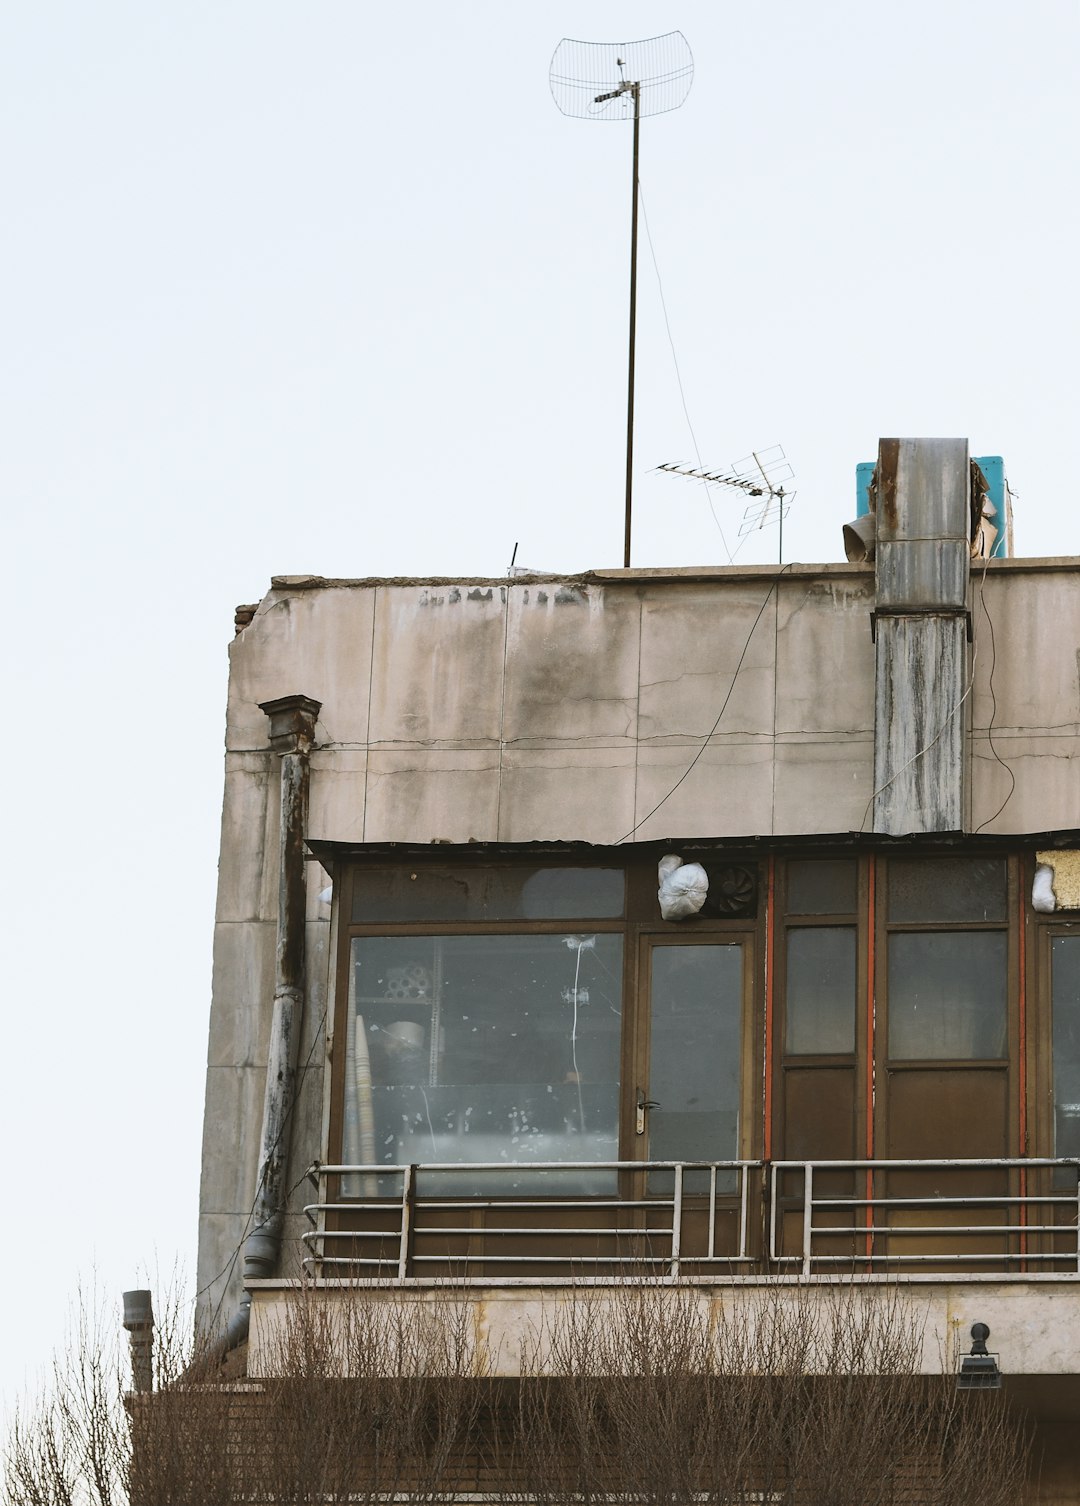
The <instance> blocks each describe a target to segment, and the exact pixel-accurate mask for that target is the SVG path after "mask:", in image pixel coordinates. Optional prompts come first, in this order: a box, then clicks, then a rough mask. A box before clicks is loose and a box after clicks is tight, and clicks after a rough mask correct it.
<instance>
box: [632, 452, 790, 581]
mask: <svg viewBox="0 0 1080 1506" xmlns="http://www.w3.org/2000/svg"><path fill="white" fill-rule="evenodd" d="M656 469H657V470H658V471H667V473H668V475H669V476H685V477H686V478H687V479H688V480H690V481H704V483H705V485H706V486H730V487H733V488H734V489H735V490H737V491H741V492H743V493H745V495H747V496H748V497H750V498H752V501H751V502H750V504H749V506H748V507H747V509H746V511H745V512H744V513H743V520H742V523H741V525H740V527H739V537H740V538H741V539H745V538H746V537H747V535H748V534H751V533H757V532H759V531H760V530H761V529H763V528H770V527H771V526H772V524H773V523H777V524H778V525H779V529H780V540H779V562H780V564H783V563H784V519H785V518H786V517H787V515H788V513H789V512H790V511H791V502H792V498H793V497H794V496H795V493H794V492H793V491H789V490H788V489H787V488H786V487H785V486H784V482H785V481H793V480H794V479H795V472H794V471H793V470H792V468H791V466H790V464H789V463H788V458H787V456H786V455H785V454H784V451H783V448H782V446H781V445H778V444H774V445H772V446H771V447H770V448H769V449H767V450H754V451H753V452H752V453H751V454H749V455H747V456H746V458H745V459H744V460H736V462H735V463H734V465H731V466H729V467H728V469H727V470H726V471H704V470H694V469H693V468H692V467H691V466H688V465H676V464H673V463H672V462H670V461H665V462H664V463H663V464H662V465H658V466H657V467H656ZM736 553H738V550H736Z"/></svg>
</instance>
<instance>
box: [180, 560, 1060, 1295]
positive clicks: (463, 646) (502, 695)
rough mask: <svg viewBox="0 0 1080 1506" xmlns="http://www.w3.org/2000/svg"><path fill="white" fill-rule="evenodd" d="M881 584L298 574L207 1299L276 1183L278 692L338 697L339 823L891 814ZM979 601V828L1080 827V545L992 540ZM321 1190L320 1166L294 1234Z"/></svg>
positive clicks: (542, 824)
mask: <svg viewBox="0 0 1080 1506" xmlns="http://www.w3.org/2000/svg"><path fill="white" fill-rule="evenodd" d="M873 590H874V578H873V572H872V571H871V570H869V569H865V568H863V567H861V566H853V565H826V566H805V565H795V566H785V567H784V568H783V570H779V569H778V568H777V567H775V566H762V567H753V568H747V569H738V568H735V569H733V568H726V569H715V570H711V571H710V570H698V571H678V570H667V571H656V572H646V571H611V572H608V573H606V574H601V573H596V574H593V575H591V576H587V577H580V578H574V579H565V580H555V579H552V580H541V579H537V578H531V579H528V580H514V581H509V582H508V581H481V582H456V583H455V582H426V583H424V582H409V581H404V582H397V581H360V582H322V581H314V582H313V581H311V580H291V579H289V578H287V577H286V578H281V579H279V580H277V581H275V583H274V588H273V589H272V590H271V591H270V593H269V594H268V595H267V597H266V598H265V600H264V601H263V602H262V603H261V604H260V606H259V608H258V611H257V612H256V614H255V616H254V619H253V620H252V621H251V623H250V624H249V625H248V626H247V627H246V628H244V630H243V631H242V632H241V633H240V634H239V636H238V637H237V638H236V639H235V640H234V642H233V645H232V648H231V676H230V685H229V712H228V726H227V738H226V781H225V803H224V811H223V817H222V847H221V860H220V870H219V890H218V913H217V933H216V945H215V970H214V999H213V1007H212V1018H211V1029H210V1052H209V1059H208V1070H207V1096H206V1119H205V1130H204V1136H205V1147H206V1149H205V1154H204V1162H203V1184H202V1199H201V1205H200V1206H201V1228H200V1246H199V1278H198V1279H199V1286H200V1287H201V1288H202V1287H205V1289H206V1290H205V1292H204V1295H203V1298H202V1303H203V1312H204V1314H210V1313H213V1312H214V1311H215V1310H216V1309H219V1308H220V1309H221V1310H222V1311H223V1312H224V1314H225V1315H227V1314H228V1311H229V1304H230V1302H231V1300H232V1298H233V1296H234V1295H235V1293H236V1290H237V1286H238V1282H237V1266H238V1262H235V1263H233V1264H230V1262H231V1261H232V1256H233V1253H234V1251H235V1250H236V1248H237V1246H238V1245H239V1244H240V1242H241V1240H242V1238H243V1235H244V1232H245V1228H246V1223H247V1218H248V1213H249V1210H250V1208H251V1203H252V1199H253V1196H254V1190H255V1188H254V1181H255V1175H256V1161H257V1155H258V1144H259V1132H260V1124H261V1112H262V1095H263V1086H264V1079H265V1070H266V1048H267V1036H268V1031H269V1020H270V1013H271V999H272V993H273V977H274V926H275V920H276V915H277V873H278V852H277V844H278V831H277V822H278V786H277V779H278V760H277V757H276V755H274V754H272V753H271V752H270V749H269V746H268V723H267V720H266V717H265V716H264V714H263V713H262V712H261V711H260V710H259V703H260V702H261V701H268V700H273V699H275V698H277V697H280V696H283V695H289V694H295V693H302V694H305V695H309V696H312V697H314V698H315V699H317V700H319V701H321V702H322V713H321V716H320V719H319V723H318V727H317V729H316V736H317V748H316V751H315V752H314V753H313V755H312V759H311V798H310V814H309V834H310V835H311V836H312V837H315V838H326V839H330V840H336V841H357V842H361V841H370V842H385V841H402V842H406V841H409V842H429V841H433V840H436V839H442V840H446V841H451V842H465V841H467V840H468V839H469V838H470V837H472V838H476V839H478V840H486V841H495V840H498V841H504V842H526V841H531V840H543V839H547V840H559V839H576V840H585V841H589V842H596V843H614V842H618V841H619V840H620V839H622V838H625V837H627V836H628V835H629V834H631V833H633V835H634V836H635V837H636V838H637V839H640V840H646V839H665V838H670V839H672V840H673V841H677V839H679V838H681V837H698V838H702V837H736V836H741V835H767V834H770V833H771V834H776V835H777V836H784V835H796V834H805V833H813V832H844V831H852V830H860V829H869V812H868V806H869V804H870V801H871V796H872V794H873V765H874V743H873V738H874V647H873V644H872V642H871V637H870V611H871V608H872V607H873V605H874V600H873ZM972 608H973V614H974V620H975V633H976V643H977V645H978V652H977V654H976V657H975V671H974V690H973V694H972V695H971V696H970V697H969V699H968V706H967V714H968V716H969V717H970V726H971V735H970V738H969V748H970V754H969V756H970V758H971V762H972V769H971V778H970V779H969V782H968V783H969V789H970V790H971V791H972V813H971V824H972V827H973V828H974V827H976V826H978V825H980V824H983V825H984V827H985V829H986V830H988V831H1001V832H1017V831H1028V832H1031V831H1041V830H1045V829H1048V828H1051V827H1069V826H1080V785H1078V780H1077V772H1078V768H1077V763H1076V758H1077V753H1076V749H1077V737H1078V734H1080V679H1078V675H1080V670H1078V662H1080V661H1078V653H1080V562H1077V561H1075V560H1058V561H1043V562H1039V561H1020V560H1016V561H1004V562H1001V563H997V562H995V564H994V565H993V566H992V567H991V568H990V569H989V571H988V572H987V574H986V578H985V581H983V580H982V579H981V577H980V574H979V573H978V572H976V575H975V577H974V579H973V583H972ZM990 624H993V627H994V630H995V631H994V634H993V636H992V635H991V632H990ZM991 692H992V693H991ZM1011 778H1014V779H1015V786H1013V787H1010V779H1011ZM999 807H1001V808H1000V809H999ZM995 812H997V814H996V815H995ZM326 883H327V879H326V876H325V874H324V873H323V872H322V870H321V869H320V868H319V867H318V865H317V864H315V863H312V864H311V865H310V870H309V874H308V979H309V992H308V1000H307V1008H306V1011H305V1023H304V1037H303V1040H302V1043H301V1048H300V1061H301V1064H304V1063H308V1066H307V1070H306V1072H305V1074H304V1083H303V1090H302V1095H301V1101H300V1106H299V1109H298V1112H297V1115H296V1116H295V1119H294V1126H293V1136H294V1138H293V1154H292V1166H293V1177H292V1180H293V1181H295V1180H296V1178H297V1176H298V1175H299V1173H300V1172H302V1170H303V1168H304V1165H306V1164H307V1163H308V1162H310V1160H312V1159H313V1158H314V1157H315V1156H316V1155H318V1154H319V1151H320V1149H321V1143H322V1134H323V1131H322V1113H323V1092H322V1068H323V1057H324V1050H323V1042H322V1036H321V1031H322V1028H323V1024H324V1019H323V1014H324V1011H325V1007H326V997H327V976H328V969H329V957H330V940H329V909H328V907H327V906H326V905H323V904H320V903H319V900H318V895H319V893H320V891H321V890H322V889H323V887H324V886H325V885H326ZM223 1148H224V1149H223ZM304 1200H305V1188H304V1187H303V1186H300V1187H298V1188H297V1189H296V1190H295V1195H294V1198H293V1209H294V1212H293V1216H292V1218H291V1220H290V1224H289V1232H290V1234H291V1235H292V1236H294V1238H293V1241H292V1250H293V1257H294V1258H295V1256H296V1254H297V1252H298V1248H299V1247H298V1239H299V1233H300V1232H301V1230H302V1227H303V1226H302V1224H301V1221H300V1213H299V1210H300V1208H301V1207H302V1204H303V1202H304ZM226 1286H228V1291H226Z"/></svg>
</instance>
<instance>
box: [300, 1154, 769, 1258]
mask: <svg viewBox="0 0 1080 1506" xmlns="http://www.w3.org/2000/svg"><path fill="white" fill-rule="evenodd" d="M762 1169H763V1168H762V1163H761V1162H760V1161H649V1162H642V1161H579V1162H568V1161H550V1162H530V1163H528V1164H508V1163H507V1162H506V1161H491V1162H469V1163H465V1164H462V1163H460V1162H454V1163H443V1164H424V1165H419V1166H376V1165H370V1166H317V1167H313V1168H312V1169H311V1173H310V1177H311V1180H312V1182H313V1183H314V1185H315V1186H316V1188H317V1190H318V1193H319V1201H318V1202H316V1203H312V1204H310V1205H309V1206H308V1207H307V1208H305V1210H304V1211H305V1213H306V1214H307V1216H308V1219H309V1220H310V1222H311V1224H312V1225H313V1228H312V1231H311V1232H310V1233H308V1234H305V1235H304V1242H305V1244H306V1246H307V1251H308V1254H307V1257H306V1259H305V1261H304V1264H305V1267H306V1268H307V1269H308V1270H309V1271H313V1272H314V1273H315V1274H317V1275H321V1276H333V1275H346V1276H353V1277H364V1276H366V1277H368V1278H375V1279H386V1278H387V1277H389V1278H392V1279H397V1280H408V1279H410V1278H416V1277H423V1275H424V1274H425V1272H428V1273H431V1274H440V1273H446V1274H455V1275H457V1276H459V1277H461V1278H463V1279H469V1278H470V1277H472V1276H474V1275H477V1276H479V1274H480V1272H481V1271H482V1273H483V1278H484V1279H487V1280H491V1279H501V1277H503V1276H506V1277H509V1278H511V1279H513V1278H515V1277H523V1276H525V1275H526V1273H527V1278H528V1279H529V1280H530V1282H532V1281H535V1280H536V1279H541V1280H542V1279H543V1278H544V1275H545V1274H546V1275H547V1276H548V1277H549V1278H550V1277H556V1278H557V1279H559V1280H562V1281H565V1280H566V1279H567V1276H568V1275H572V1276H573V1277H574V1278H575V1279H577V1278H587V1277H588V1276H590V1275H598V1274H605V1275H610V1274H613V1273H616V1274H626V1275H666V1276H671V1277H675V1276H678V1275H679V1274H680V1271H681V1269H682V1267H683V1264H684V1262H685V1261H686V1260H687V1259H691V1260H692V1263H693V1265H694V1267H695V1268H697V1267H698V1266H703V1267H706V1268H721V1267H724V1268H728V1269H730V1268H732V1267H740V1266H741V1267H746V1266H748V1265H749V1264H750V1263H751V1262H752V1261H753V1260H755V1259H756V1257H755V1256H754V1255H752V1254H751V1240H752V1237H753V1234H754V1231H755V1230H756V1227H757V1225H758V1224H759V1222H760V1213H759V1209H760V1199H761V1192H762V1186H763V1184H762ZM631 1179H632V1181H633V1184H634V1185H633V1188H632V1190H631V1188H630V1186H629V1183H630V1181H631ZM329 1184H336V1185H337V1186H339V1187H341V1186H344V1187H345V1188H347V1189H348V1190H349V1191H355V1192H356V1193H357V1194H358V1195H356V1196H348V1197H342V1198H340V1199H339V1200H337V1201H332V1202H331V1201H328V1200H327V1196H326V1194H327V1187H328V1185H329ZM508 1186H509V1187H510V1188H511V1189H512V1190H510V1191H509V1192H507V1188H508ZM605 1186H606V1188H609V1189H610V1190H593V1189H601V1188H605ZM487 1187H490V1189H491V1193H490V1195H487V1193H486V1188H487ZM463 1189H466V1190H463ZM530 1193H531V1195H528V1194H530ZM523 1194H525V1195H523ZM690 1236H693V1237H692V1238H691V1237H690Z"/></svg>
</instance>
